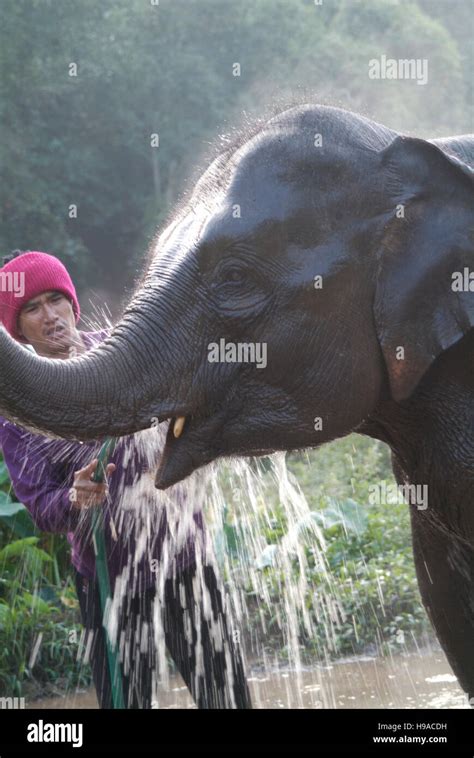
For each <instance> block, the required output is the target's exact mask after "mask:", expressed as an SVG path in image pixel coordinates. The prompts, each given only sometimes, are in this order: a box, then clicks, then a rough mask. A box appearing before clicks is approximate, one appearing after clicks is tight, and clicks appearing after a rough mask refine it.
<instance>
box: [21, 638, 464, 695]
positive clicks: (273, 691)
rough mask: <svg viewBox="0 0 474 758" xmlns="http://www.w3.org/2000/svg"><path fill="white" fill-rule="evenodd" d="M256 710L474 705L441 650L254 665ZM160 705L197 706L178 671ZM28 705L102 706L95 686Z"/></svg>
mask: <svg viewBox="0 0 474 758" xmlns="http://www.w3.org/2000/svg"><path fill="white" fill-rule="evenodd" d="M248 682H249V685H250V690H251V693H252V701H253V705H254V708H263V709H278V708H291V709H294V708H308V709H312V708H341V709H344V708H387V709H391V708H408V709H418V708H435V709H437V708H469V705H468V703H467V699H466V695H465V693H464V692H463V691H462V690H461V688H460V687H459V684H458V683H457V680H456V678H455V677H454V675H453V674H452V671H451V669H450V667H449V664H448V662H447V660H446V658H445V656H444V654H443V653H442V651H430V652H427V653H425V654H423V655H422V656H420V655H399V656H393V657H387V658H369V657H358V658H353V659H351V660H345V661H340V662H334V663H333V664H331V665H330V666H325V667H323V666H321V667H311V668H310V667H308V668H304V669H303V670H301V671H299V672H295V671H294V670H290V669H284V668H280V669H278V670H273V671H271V670H270V671H269V670H266V671H263V670H259V669H258V668H257V667H255V668H251V669H250V672H249V674H248ZM158 703H159V708H161V709H167V708H195V707H196V706H195V705H194V703H193V701H192V698H191V696H190V694H189V692H188V690H187V688H186V686H185V685H184V683H183V681H182V679H181V677H180V676H179V675H174V676H171V677H170V682H169V688H167V689H164V688H160V689H159V692H158ZM28 708H98V704H97V699H96V696H95V692H94V690H93V689H91V690H88V691H87V692H80V693H72V692H71V693H68V694H67V695H66V696H65V697H55V698H45V699H42V700H37V701H31V702H30V703H29V704H28Z"/></svg>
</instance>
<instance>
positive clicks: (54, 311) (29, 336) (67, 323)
mask: <svg viewBox="0 0 474 758" xmlns="http://www.w3.org/2000/svg"><path fill="white" fill-rule="evenodd" d="M18 328H19V331H20V332H21V334H22V335H23V337H24V338H25V340H26V341H27V342H29V344H30V345H33V347H34V349H35V351H36V352H37V353H39V355H43V356H46V357H48V358H69V357H70V355H71V348H72V347H73V346H74V345H76V343H77V337H78V334H77V330H76V319H75V317H74V311H73V309H72V305H71V302H70V301H69V300H68V299H67V297H66V296H65V295H63V293H62V292H58V291H57V290H52V291H48V292H43V293H42V294H41V295H37V297H34V298H32V299H31V300H28V302H27V303H25V305H24V306H23V308H22V309H21V311H20V316H19V319H18Z"/></svg>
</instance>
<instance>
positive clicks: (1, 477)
mask: <svg viewBox="0 0 474 758" xmlns="http://www.w3.org/2000/svg"><path fill="white" fill-rule="evenodd" d="M9 481H10V474H9V473H8V469H7V465H6V463H5V461H0V487H1V486H2V485H3V484H7V482H9Z"/></svg>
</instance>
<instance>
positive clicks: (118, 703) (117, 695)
mask: <svg viewBox="0 0 474 758" xmlns="http://www.w3.org/2000/svg"><path fill="white" fill-rule="evenodd" d="M116 444H117V440H116V439H115V438H114V437H107V438H106V440H105V442H104V444H103V445H102V447H101V449H100V453H99V462H98V464H97V468H96V470H95V473H94V474H93V475H92V481H93V482H99V483H100V482H103V481H104V478H105V473H106V466H107V461H108V460H109V458H110V456H111V455H112V453H113V451H114V448H115V445H116ZM92 539H93V542H94V550H95V564H96V570H97V579H98V582H99V595H100V604H101V608H102V618H104V616H105V612H106V610H107V605H108V602H109V601H110V600H111V592H110V578H109V570H108V567H107V555H106V550H105V537H104V520H103V512H102V510H101V509H100V508H99V507H96V508H94V509H93V514H92ZM104 630H105V640H106V647H107V661H108V665H109V673H110V685H111V689H112V703H113V708H115V709H119V708H125V701H124V697H123V686H122V673H121V670H120V661H119V655H118V648H117V647H116V646H114V645H113V644H112V641H111V639H110V636H109V632H108V630H107V629H106V628H105V627H104Z"/></svg>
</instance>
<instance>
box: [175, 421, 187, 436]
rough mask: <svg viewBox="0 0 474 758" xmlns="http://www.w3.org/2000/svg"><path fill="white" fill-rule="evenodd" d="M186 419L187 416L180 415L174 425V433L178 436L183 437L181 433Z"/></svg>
mask: <svg viewBox="0 0 474 758" xmlns="http://www.w3.org/2000/svg"><path fill="white" fill-rule="evenodd" d="M185 421H186V416H178V418H177V419H176V420H175V422H174V425H173V434H174V436H175V437H176V438H178V437H181V433H182V431H183V429H184V422H185Z"/></svg>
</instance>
